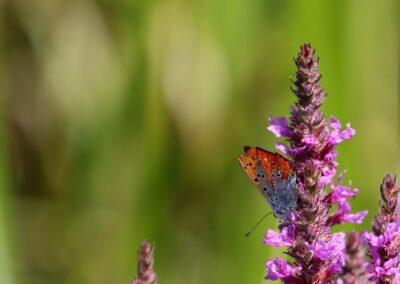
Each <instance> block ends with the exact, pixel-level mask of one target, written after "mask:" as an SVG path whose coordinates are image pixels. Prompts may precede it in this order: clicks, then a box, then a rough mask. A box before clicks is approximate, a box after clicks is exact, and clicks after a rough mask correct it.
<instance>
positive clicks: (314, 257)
mask: <svg viewBox="0 0 400 284" xmlns="http://www.w3.org/2000/svg"><path fill="white" fill-rule="evenodd" d="M295 63H296V66H297V72H296V79H295V80H294V82H293V84H294V85H295V89H294V90H293V93H294V94H295V95H296V97H297V98H298V100H297V102H296V103H295V104H294V105H293V106H291V108H290V110H291V115H290V118H289V119H288V120H287V119H286V118H283V117H278V118H272V117H270V118H269V123H270V126H269V127H268V130H269V131H271V132H272V133H273V134H274V135H275V136H276V137H278V138H279V137H283V138H285V139H286V140H287V143H282V142H278V143H276V144H275V146H276V148H277V149H278V150H279V151H281V152H283V153H284V154H286V155H288V156H289V157H291V158H292V160H293V163H292V165H293V167H294V169H295V171H296V174H297V195H298V200H297V208H296V209H295V212H294V213H295V214H294V215H295V216H296V218H295V219H294V220H292V221H290V222H289V224H286V225H284V226H281V227H280V233H278V232H275V231H271V230H268V231H267V233H266V236H265V237H264V243H265V244H268V245H272V246H286V247H287V248H288V252H287V253H288V254H289V255H290V256H292V257H294V259H295V261H296V267H302V271H301V272H300V273H299V274H298V277H297V279H298V280H299V282H298V283H311V282H310V281H312V283H326V282H327V281H329V279H332V278H334V277H335V274H336V273H337V272H339V271H340V270H341V268H342V266H343V265H344V259H345V256H344V251H345V239H344V237H345V234H344V233H335V234H332V233H331V232H330V227H331V226H333V225H334V224H339V223H342V222H353V223H361V222H362V220H363V218H364V217H365V215H366V214H367V212H366V211H362V212H358V213H356V214H351V213H350V212H351V207H350V204H349V203H348V201H347V199H348V198H352V197H354V196H355V195H356V194H357V192H358V190H357V189H354V190H352V189H351V188H350V187H346V186H343V185H342V180H343V174H342V175H340V177H339V182H338V185H336V186H335V185H333V179H334V177H335V175H336V168H337V167H338V162H337V161H336V160H335V159H336V157H337V151H336V149H335V147H336V146H337V145H338V144H339V143H341V142H343V141H345V140H348V139H350V138H351V137H352V136H353V135H354V134H355V130H354V129H353V128H351V126H350V124H347V125H346V128H345V129H342V125H341V123H340V121H339V120H338V119H336V118H335V117H333V116H332V117H331V120H330V122H328V121H327V120H326V119H325V117H324V115H323V113H322V111H321V109H320V106H321V104H322V102H323V101H324V99H325V91H324V89H323V88H322V87H321V86H320V84H319V81H320V78H321V75H320V74H319V71H318V60H317V59H315V56H314V51H313V50H312V48H311V46H310V45H309V44H305V45H303V46H301V48H300V53H299V55H298V57H297V58H296V60H295ZM326 185H331V188H332V192H331V193H329V194H328V193H327V191H326ZM335 204H337V205H338V210H337V211H336V212H334V213H332V214H330V213H329V211H330V209H331V207H332V206H333V205H335ZM292 228H293V229H292ZM268 264H269V266H271V267H274V268H276V267H277V264H276V263H275V262H268ZM272 265H273V266H272ZM272 278H276V279H282V277H272ZM272 278H269V279H272ZM285 283H289V281H286V282H285Z"/></svg>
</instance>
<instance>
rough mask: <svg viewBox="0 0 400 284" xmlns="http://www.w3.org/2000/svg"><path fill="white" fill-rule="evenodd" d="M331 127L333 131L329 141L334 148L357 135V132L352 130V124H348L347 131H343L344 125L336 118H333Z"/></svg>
mask: <svg viewBox="0 0 400 284" xmlns="http://www.w3.org/2000/svg"><path fill="white" fill-rule="evenodd" d="M329 126H330V127H331V129H332V131H331V133H330V137H329V141H330V143H331V145H333V146H336V145H337V144H339V143H341V142H343V141H345V140H348V139H350V138H351V137H353V136H354V135H355V134H356V131H355V130H354V129H353V128H351V126H350V123H347V124H346V129H344V130H341V128H342V124H341V123H340V121H339V120H338V119H337V118H335V117H334V116H331V123H330V125H329Z"/></svg>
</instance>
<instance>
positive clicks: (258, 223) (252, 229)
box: [245, 212, 272, 237]
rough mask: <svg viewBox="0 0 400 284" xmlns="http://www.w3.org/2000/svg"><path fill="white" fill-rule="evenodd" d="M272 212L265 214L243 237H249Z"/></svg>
mask: <svg viewBox="0 0 400 284" xmlns="http://www.w3.org/2000/svg"><path fill="white" fill-rule="evenodd" d="M271 214H272V212H268V213H267V214H265V215H264V216H263V217H262V218H261V219H260V220H259V221H258V222H257V223H256V224H255V225H254V226H253V228H251V230H250V231H249V232H248V233H247V234H246V235H245V237H248V236H250V234H251V233H252V232H253V231H254V229H255V228H257V226H258V225H260V223H261V222H262V221H263V220H264V219H265V217H267V216H268V215H271Z"/></svg>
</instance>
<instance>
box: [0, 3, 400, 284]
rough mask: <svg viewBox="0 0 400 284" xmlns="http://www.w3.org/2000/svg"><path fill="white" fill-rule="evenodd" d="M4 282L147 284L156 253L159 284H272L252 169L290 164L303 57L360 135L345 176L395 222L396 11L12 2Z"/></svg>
mask: <svg viewBox="0 0 400 284" xmlns="http://www.w3.org/2000/svg"><path fill="white" fill-rule="evenodd" d="M1 9H2V11H3V13H2V23H3V24H2V33H1V43H2V45H1V46H2V48H1V51H0V52H1V54H2V55H3V56H2V59H3V63H4V65H3V68H2V69H1V74H2V75H3V76H1V78H2V80H1V83H2V85H3V86H4V88H3V91H4V95H3V96H1V111H0V113H1V117H2V118H3V119H1V127H0V130H1V131H0V153H1V162H0V182H1V192H0V205H1V206H0V209H1V210H0V282H1V283H11V284H13V283H35V284H47V283H59V284H61V283H96V284H97V283H108V284H109V283H130V279H131V277H133V276H134V275H135V274H136V252H137V249H138V246H139V243H140V240H141V239H143V238H148V239H149V240H151V241H152V242H153V243H154V244H155V246H156V252H155V269H156V271H157V273H158V275H159V283H191V284H197V283H264V280H263V277H264V275H265V268H264V263H265V259H267V258H269V257H272V256H275V255H278V254H279V255H280V256H282V254H281V252H280V251H279V250H275V249H271V248H269V247H266V246H264V245H263V244H262V242H261V239H262V237H263V234H264V232H265V229H266V228H276V226H277V222H276V220H275V219H274V218H273V217H269V218H268V219H267V221H265V222H264V223H263V224H262V225H261V226H260V227H259V228H258V229H257V230H256V231H255V232H254V233H253V235H252V236H251V237H249V238H244V234H245V233H246V232H247V230H248V229H249V228H250V227H251V226H252V225H253V224H254V223H255V222H256V221H257V220H258V219H259V218H260V217H261V216H262V215H263V214H265V213H266V212H268V211H269V207H268V206H267V204H266V202H265V201H264V200H263V199H262V198H261V196H259V195H258V194H257V193H256V190H255V189H254V188H253V186H252V185H251V183H250V182H249V181H248V180H247V177H246V175H245V174H244V173H243V172H242V170H241V169H240V167H239V165H238V163H237V161H236V156H237V155H238V154H239V153H241V151H242V146H243V145H259V146H262V147H264V148H267V149H273V144H274V142H275V141H276V140H275V138H274V137H273V135H272V134H271V133H269V132H267V131H266V127H267V117H268V116H269V115H273V116H283V115H285V116H286V115H288V114H289V106H290V104H292V103H293V101H294V96H293V95H292V94H291V92H290V90H289V86H290V83H289V78H290V76H291V75H292V74H293V72H294V71H295V68H294V64H293V61H292V59H293V57H295V56H296V55H297V52H298V48H299V45H300V44H302V43H304V42H311V43H312V45H313V46H314V47H315V48H316V50H317V55H318V56H319V57H320V59H321V64H320V70H321V72H322V73H323V78H322V85H323V86H324V87H325V89H326V90H327V93H328V97H327V100H326V102H325V104H324V106H323V108H324V111H325V113H326V115H327V116H329V115H331V114H333V115H335V116H336V117H337V118H339V119H340V120H341V121H342V122H343V123H345V122H351V124H352V126H353V127H355V128H356V130H357V135H356V136H355V137H354V138H353V139H352V140H350V141H347V142H345V143H343V144H342V145H340V147H339V155H340V156H339V161H340V169H341V170H343V169H347V170H348V172H347V175H346V177H347V178H346V180H347V179H351V180H352V182H353V185H354V186H356V187H358V188H360V193H359V196H358V197H357V198H356V199H355V200H354V202H353V205H354V208H355V209H356V210H361V209H364V208H367V209H369V211H370V214H369V216H368V217H367V219H366V221H365V224H364V225H359V226H351V225H350V226H345V227H340V228H345V229H347V230H350V229H353V228H354V229H356V230H361V229H365V228H368V227H369V225H370V221H371V218H372V217H373V215H374V214H375V213H376V212H377V207H378V189H379V184H380V182H381V180H382V177H383V175H384V174H385V173H386V172H392V173H396V171H397V173H399V163H398V161H399V159H398V157H399V150H398V142H399V139H398V129H399V123H398V122H399V115H398V109H399V100H398V93H399V28H398V27H399V20H398V19H399V13H398V11H399V3H398V1H396V0H386V1H378V0H376V1H375V0H347V1H346V0H342V1H338V0H331V1H311V0H310V1H309V0H306V1H287V0H285V1H282V0H281V1H274V0H254V1H244V0H220V1H215V0H199V1H184V0H158V1H156V0H147V1H138V0H132V1H128V0H119V1H111V0H84V1H83V0H69V1H54V0H4V1H2V2H1Z"/></svg>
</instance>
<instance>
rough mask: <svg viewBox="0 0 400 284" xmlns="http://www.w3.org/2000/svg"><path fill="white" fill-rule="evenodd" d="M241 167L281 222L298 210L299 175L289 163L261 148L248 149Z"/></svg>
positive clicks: (240, 157)
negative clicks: (297, 189)
mask: <svg viewBox="0 0 400 284" xmlns="http://www.w3.org/2000/svg"><path fill="white" fill-rule="evenodd" d="M238 159H239V163H240V165H241V167H242V168H243V170H244V171H245V172H246V174H247V175H248V176H249V178H250V180H251V181H252V182H253V183H254V184H255V185H256V186H257V189H258V191H259V192H260V193H261V194H262V195H263V196H264V198H265V199H266V200H267V201H268V203H269V205H270V206H271V209H272V211H273V213H274V215H275V217H277V218H278V219H279V220H280V221H281V222H286V221H287V220H288V218H289V215H290V212H292V211H293V210H294V209H295V208H296V204H297V193H296V173H295V171H294V169H293V167H292V166H291V164H290V162H289V160H287V159H286V158H285V157H283V156H282V155H280V154H278V153H272V152H269V151H267V150H264V149H262V148H259V147H250V146H245V147H244V155H240V156H239V157H238Z"/></svg>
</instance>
